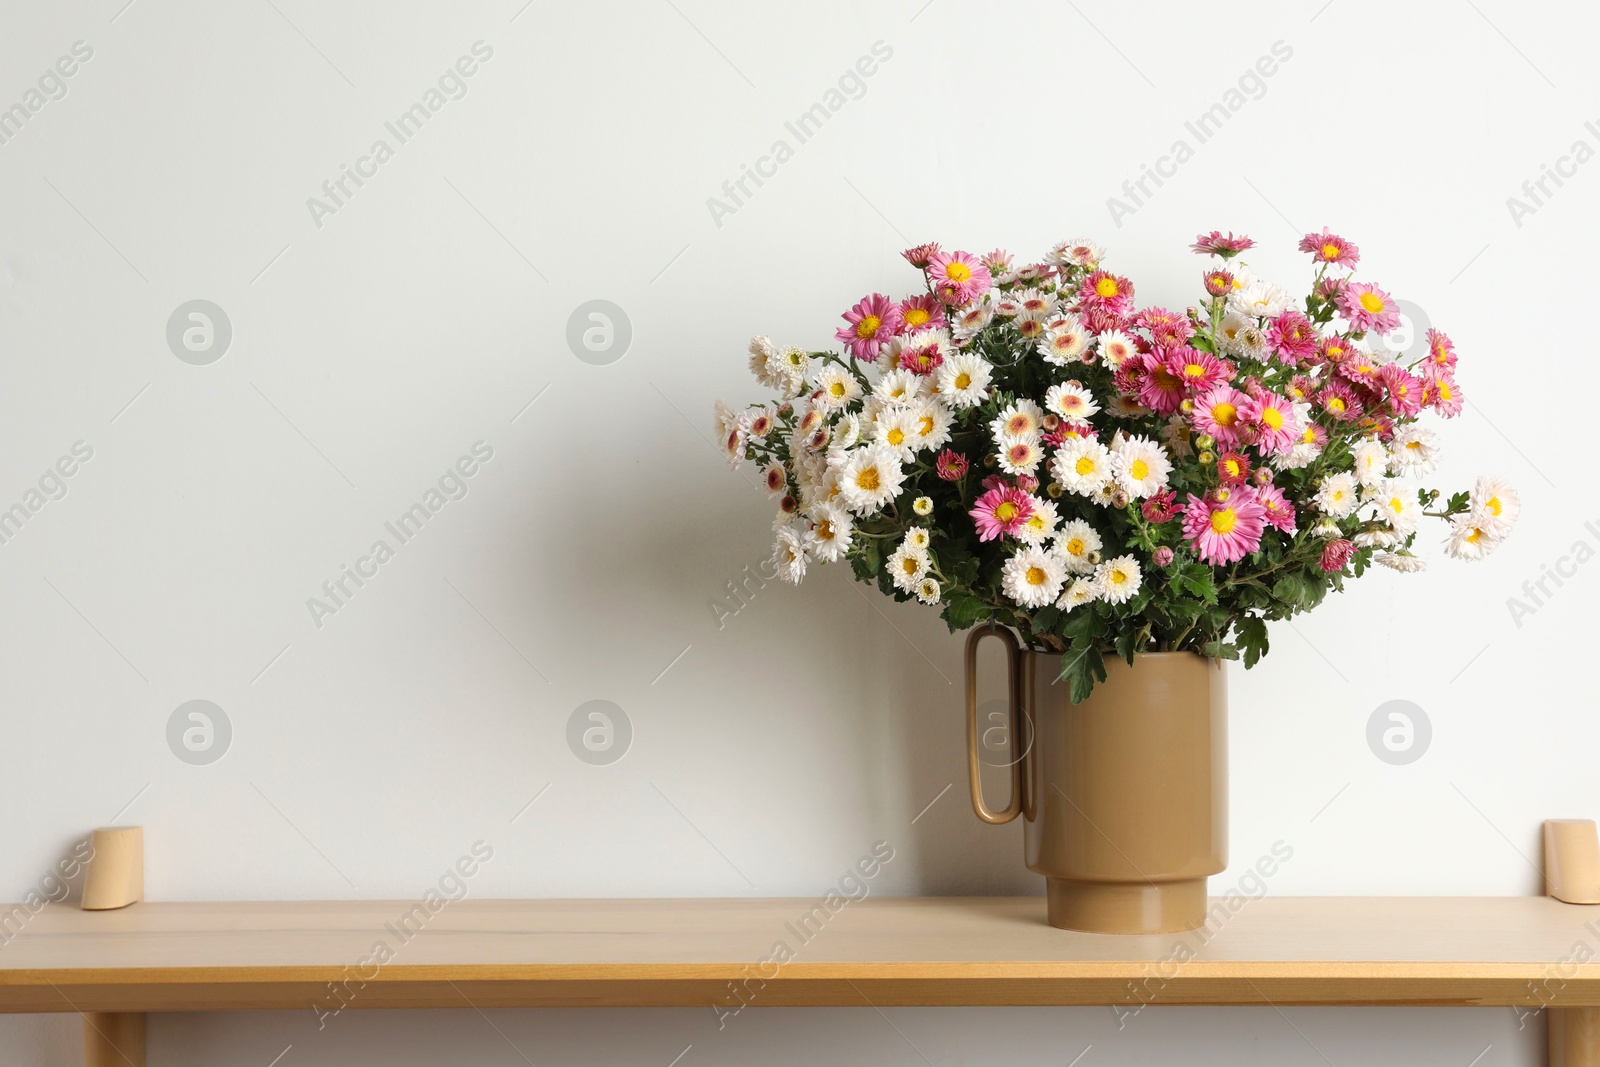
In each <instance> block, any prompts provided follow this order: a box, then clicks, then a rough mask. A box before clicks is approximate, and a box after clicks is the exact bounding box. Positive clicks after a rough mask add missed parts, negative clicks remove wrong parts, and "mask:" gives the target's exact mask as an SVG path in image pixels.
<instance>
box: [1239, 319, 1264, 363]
mask: <svg viewBox="0 0 1600 1067" xmlns="http://www.w3.org/2000/svg"><path fill="white" fill-rule="evenodd" d="M1234 345H1235V346H1236V347H1237V349H1238V354H1239V355H1240V356H1242V357H1244V358H1245V359H1254V360H1258V361H1259V360H1264V359H1266V356H1267V335H1266V334H1264V333H1262V332H1261V327H1259V326H1257V325H1255V324H1254V323H1251V324H1250V325H1248V326H1246V327H1245V328H1244V329H1242V330H1240V331H1239V332H1238V334H1237V335H1236V336H1235V338H1234Z"/></svg>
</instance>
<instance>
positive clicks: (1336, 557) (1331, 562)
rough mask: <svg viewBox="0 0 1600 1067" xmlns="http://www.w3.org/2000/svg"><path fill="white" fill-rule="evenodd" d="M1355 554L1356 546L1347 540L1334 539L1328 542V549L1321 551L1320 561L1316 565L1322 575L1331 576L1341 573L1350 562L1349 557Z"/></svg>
mask: <svg viewBox="0 0 1600 1067" xmlns="http://www.w3.org/2000/svg"><path fill="white" fill-rule="evenodd" d="M1355 554H1356V546H1355V544H1354V542H1352V541H1351V540H1350V539H1349V538H1345V537H1336V538H1334V539H1333V540H1332V541H1329V542H1328V547H1327V548H1324V549H1323V550H1322V559H1320V560H1319V561H1318V563H1317V565H1318V566H1320V567H1321V568H1322V570H1323V572H1324V573H1326V574H1333V573H1335V572H1336V571H1342V570H1344V568H1345V564H1347V563H1349V562H1350V557H1351V556H1353V555H1355Z"/></svg>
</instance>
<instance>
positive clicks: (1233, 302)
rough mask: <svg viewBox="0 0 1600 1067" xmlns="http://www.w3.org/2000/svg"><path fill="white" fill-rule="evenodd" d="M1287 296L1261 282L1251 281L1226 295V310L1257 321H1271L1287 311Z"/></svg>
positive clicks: (1274, 286) (1288, 299)
mask: <svg viewBox="0 0 1600 1067" xmlns="http://www.w3.org/2000/svg"><path fill="white" fill-rule="evenodd" d="M1289 304H1290V297H1289V294H1288V293H1286V292H1284V291H1283V290H1282V289H1279V288H1278V287H1277V286H1276V285H1272V284H1270V283H1268V282H1263V281H1251V282H1249V283H1247V284H1246V285H1244V286H1243V287H1241V288H1238V289H1235V290H1234V291H1233V292H1231V293H1229V294H1228V310H1229V311H1231V312H1234V313H1235V314H1238V315H1245V316H1248V317H1251V318H1257V319H1272V318H1277V317H1278V316H1279V315H1282V314H1283V313H1284V312H1285V311H1286V310H1288V308H1289Z"/></svg>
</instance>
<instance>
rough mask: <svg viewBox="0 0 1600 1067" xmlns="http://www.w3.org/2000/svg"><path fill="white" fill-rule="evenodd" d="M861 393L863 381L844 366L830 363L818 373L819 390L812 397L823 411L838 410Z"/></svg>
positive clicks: (813, 401)
mask: <svg viewBox="0 0 1600 1067" xmlns="http://www.w3.org/2000/svg"><path fill="white" fill-rule="evenodd" d="M860 395H861V383H860V382H858V381H856V378H855V375H853V374H851V373H850V372H849V371H847V370H845V369H844V368H843V367H839V366H835V365H832V364H830V365H829V366H827V367H826V368H824V369H823V371H822V373H820V374H818V375H817V392H816V395H815V396H814V397H813V398H812V403H814V404H816V405H817V406H818V407H819V408H821V409H822V410H823V411H838V410H839V409H840V408H842V407H844V406H845V405H846V404H848V403H850V401H852V400H854V399H855V398H856V397H858V396H860Z"/></svg>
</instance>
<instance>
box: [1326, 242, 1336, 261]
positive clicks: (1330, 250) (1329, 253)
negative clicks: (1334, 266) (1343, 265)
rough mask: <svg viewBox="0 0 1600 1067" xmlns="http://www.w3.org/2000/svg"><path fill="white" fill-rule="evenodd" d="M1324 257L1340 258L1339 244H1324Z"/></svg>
mask: <svg viewBox="0 0 1600 1067" xmlns="http://www.w3.org/2000/svg"><path fill="white" fill-rule="evenodd" d="M1322 258H1323V259H1338V258H1339V246H1338V245H1335V244H1326V245H1323V246H1322Z"/></svg>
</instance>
